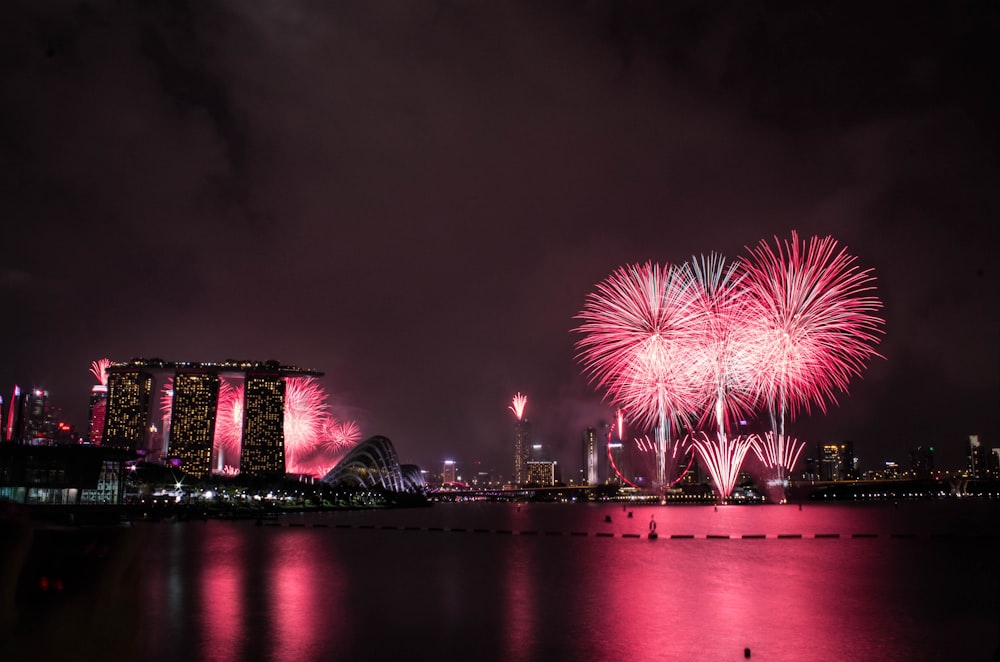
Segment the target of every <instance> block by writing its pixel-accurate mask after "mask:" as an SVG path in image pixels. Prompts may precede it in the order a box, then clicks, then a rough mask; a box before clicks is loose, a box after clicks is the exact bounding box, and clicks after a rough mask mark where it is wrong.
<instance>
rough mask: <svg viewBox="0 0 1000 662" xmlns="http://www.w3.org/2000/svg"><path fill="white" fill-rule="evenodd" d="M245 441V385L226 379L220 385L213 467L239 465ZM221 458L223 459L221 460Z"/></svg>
mask: <svg viewBox="0 0 1000 662" xmlns="http://www.w3.org/2000/svg"><path fill="white" fill-rule="evenodd" d="M242 440H243V383H242V381H238V382H233V381H230V380H228V379H224V380H222V381H221V382H220V383H219V400H218V404H217V407H216V410H215V436H214V437H213V438H212V454H213V456H214V457H215V458H216V461H215V462H213V466H222V465H223V464H226V463H231V464H238V463H239V457H240V446H241V445H242ZM220 458H221V459H220Z"/></svg>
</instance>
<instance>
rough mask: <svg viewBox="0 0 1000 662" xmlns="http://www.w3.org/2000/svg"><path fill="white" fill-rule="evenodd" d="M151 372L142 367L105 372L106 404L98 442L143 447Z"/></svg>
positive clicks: (128, 447)
mask: <svg viewBox="0 0 1000 662" xmlns="http://www.w3.org/2000/svg"><path fill="white" fill-rule="evenodd" d="M152 392H153V376H152V375H150V374H149V373H147V372H144V371H142V370H121V371H115V372H111V373H109V375H108V404H107V413H106V415H105V419H104V433H103V434H102V435H101V445H103V446H111V447H113V448H125V449H128V450H130V451H133V452H135V451H136V450H139V449H143V448H145V445H146V436H147V434H148V432H149V396H150V394H151V393H152Z"/></svg>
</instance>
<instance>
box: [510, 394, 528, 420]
mask: <svg viewBox="0 0 1000 662" xmlns="http://www.w3.org/2000/svg"><path fill="white" fill-rule="evenodd" d="M526 404H528V396H526V395H521V394H520V393H518V394H517V395H515V396H514V397H513V398H511V401H510V406H509V407H507V409H510V410H511V411H512V412H514V416H516V417H517V420H519V421H520V420H521V419H523V418H524V406H525V405H526Z"/></svg>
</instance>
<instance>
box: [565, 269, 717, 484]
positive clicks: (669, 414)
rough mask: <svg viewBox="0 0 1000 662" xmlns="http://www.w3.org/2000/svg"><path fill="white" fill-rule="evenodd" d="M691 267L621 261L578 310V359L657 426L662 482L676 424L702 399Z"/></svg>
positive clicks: (641, 419) (616, 397)
mask: <svg viewBox="0 0 1000 662" xmlns="http://www.w3.org/2000/svg"><path fill="white" fill-rule="evenodd" d="M695 303H696V301H695V299H694V297H693V288H692V281H691V273H690V270H689V269H688V267H687V266H686V265H682V266H679V267H670V266H663V267H661V266H660V265H658V264H653V263H651V262H647V263H646V264H644V265H631V266H628V267H623V268H620V269H618V270H617V271H615V272H614V273H612V274H611V275H610V276H609V277H608V278H606V279H605V280H604V281H602V282H601V283H599V284H598V285H597V291H596V292H594V293H591V294H589V295H588V296H587V301H586V303H585V305H584V308H583V310H582V311H581V312H580V313H579V314H578V315H577V319H579V320H581V321H582V322H581V324H580V325H579V327H577V328H576V329H575V330H576V331H578V332H580V333H583V334H584V336H583V338H582V339H581V340H579V341H578V342H577V344H576V345H577V350H578V353H577V359H578V360H579V361H581V363H583V365H584V371H585V373H587V374H588V375H589V376H590V379H591V381H592V382H593V383H596V385H597V386H598V387H600V388H604V389H605V390H606V392H607V395H608V397H610V399H611V400H612V401H614V402H615V403H617V404H619V405H620V406H621V407H622V408H624V409H627V410H628V411H629V412H631V413H632V414H634V415H635V416H636V418H637V422H638V423H639V425H641V426H652V425H655V426H656V441H657V447H658V450H657V455H658V469H657V475H656V481H655V482H656V485H657V487H663V486H664V485H666V484H667V483H668V482H669V477H668V475H667V473H666V471H667V466H666V465H667V456H668V455H669V454H670V452H671V451H670V446H671V436H672V435H671V427H672V425H673V424H674V421H675V420H676V423H677V425H678V427H679V426H680V425H682V424H683V423H684V422H685V421H686V420H687V419H688V417H689V413H690V412H691V411H692V410H693V409H694V408H695V406H696V404H697V401H698V390H697V383H696V382H695V381H694V380H693V379H692V378H693V377H694V374H693V373H692V372H691V370H690V366H691V365H692V363H693V362H692V361H691V351H692V347H693V340H694V339H697V338H698V337H699V334H700V333H701V331H700V325H699V324H698V317H699V311H698V309H697V308H696V306H695Z"/></svg>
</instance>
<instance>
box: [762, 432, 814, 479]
mask: <svg viewBox="0 0 1000 662" xmlns="http://www.w3.org/2000/svg"><path fill="white" fill-rule="evenodd" d="M805 446H806V445H805V442H802V441H799V440H798V439H790V438H788V437H785V436H784V435H780V434H775V433H774V432H767V433H765V434H764V437H763V438H761V437H759V436H757V435H754V444H753V451H754V454H756V455H757V459H759V460H760V463H761V464H763V465H764V466H765V467H767V468H769V469H774V470H775V474H776V479H777V480H778V481H779V482H780V483H784V482H785V480H786V479H787V478H788V474H789V473H791V471H792V470H793V469H794V468H795V463H796V462H798V461H799V456H800V455H801V454H802V450H803V449H804V448H805Z"/></svg>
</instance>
